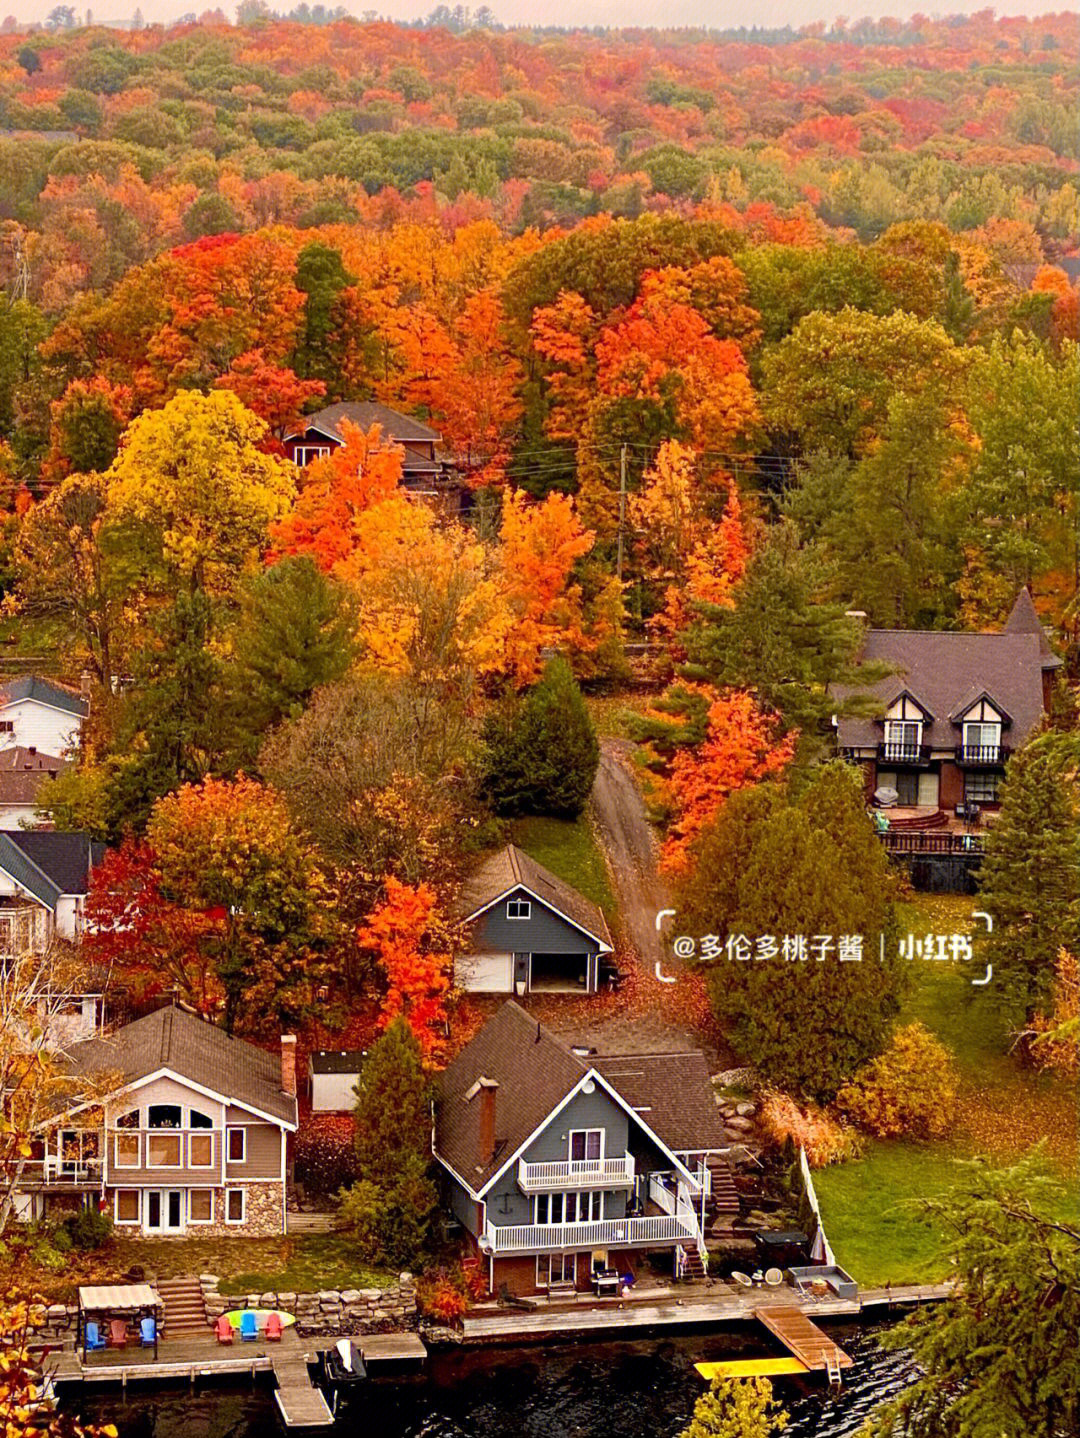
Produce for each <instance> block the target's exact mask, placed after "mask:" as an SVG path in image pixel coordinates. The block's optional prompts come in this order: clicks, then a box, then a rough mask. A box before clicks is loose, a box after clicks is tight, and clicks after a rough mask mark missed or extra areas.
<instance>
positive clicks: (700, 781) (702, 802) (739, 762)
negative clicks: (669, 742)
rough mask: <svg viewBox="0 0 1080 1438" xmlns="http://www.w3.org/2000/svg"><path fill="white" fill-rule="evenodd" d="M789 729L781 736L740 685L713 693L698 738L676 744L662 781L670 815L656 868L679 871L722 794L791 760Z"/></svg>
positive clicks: (793, 738) (757, 779)
mask: <svg viewBox="0 0 1080 1438" xmlns="http://www.w3.org/2000/svg"><path fill="white" fill-rule="evenodd" d="M797 737H798V736H797V734H796V733H795V731H791V732H789V733H787V734H784V735H781V734H780V733H779V721H778V719H776V718H775V717H773V716H772V715H769V714H767V713H765V712H764V711H763V710H762V709H760V708H759V707H758V705H757V703H756V701H755V700H754V697H753V695H751V694H747V693H746V692H745V691H742V690H733V691H730V692H727V693H723V694H717V695H716V696H715V698H714V699H713V700H712V702H711V703H710V705H709V710H708V715H707V719H706V730H705V739H704V741H703V742H702V743H701V744H700V745H698V746H697V747H695V748H689V749H681V750H680V751H679V752H678V753H677V754H676V755H675V757H674V759H673V760H672V763H671V773H670V776H669V778H668V781H667V787H668V792H669V795H670V799H671V805H672V819H671V823H670V825H669V827H668V833H667V837H666V839H665V840H664V844H663V848H662V851H661V867H662V868H663V869H664V871H665V872H666V873H668V874H673V875H674V874H683V873H685V872H686V871H687V869H688V867H689V849H690V846H691V845H692V844H693V842H694V840H695V839H696V838H697V836H698V835H699V834H700V833H701V831H702V829H704V828H705V827H706V825H707V824H708V823H709V822H710V821H711V820H712V819H713V818H714V817H715V816H716V814H717V813H718V812H719V810H720V808H721V806H722V805H723V803H724V801H725V799H727V797H728V795H729V794H732V793H734V792H735V790H736V789H744V788H746V787H747V786H748V785H750V784H757V783H759V782H760V781H761V780H762V779H767V778H770V777H772V776H775V775H777V774H780V773H781V772H782V771H783V770H784V769H785V768H786V767H787V765H788V764H789V763H790V762H791V758H792V755H793V754H794V752H795V742H796V739H797Z"/></svg>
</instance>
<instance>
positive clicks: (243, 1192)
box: [225, 1188, 247, 1225]
mask: <svg viewBox="0 0 1080 1438" xmlns="http://www.w3.org/2000/svg"><path fill="white" fill-rule="evenodd" d="M234 1193H238V1194H239V1195H240V1217H239V1218H230V1217H229V1200H230V1198H231V1197H232V1195H233V1194H234ZM225 1222H226V1223H231V1224H233V1225H237V1224H241V1223H246V1222H247V1189H246V1188H227V1189H226V1190H225Z"/></svg>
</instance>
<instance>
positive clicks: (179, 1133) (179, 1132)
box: [143, 1128, 184, 1168]
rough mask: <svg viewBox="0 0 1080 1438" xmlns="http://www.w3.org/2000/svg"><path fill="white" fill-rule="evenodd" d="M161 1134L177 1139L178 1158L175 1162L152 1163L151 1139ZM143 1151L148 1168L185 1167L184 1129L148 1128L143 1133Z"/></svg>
mask: <svg viewBox="0 0 1080 1438" xmlns="http://www.w3.org/2000/svg"><path fill="white" fill-rule="evenodd" d="M159 1134H165V1135H166V1137H169V1138H173V1137H175V1139H176V1153H177V1159H176V1162H175V1163H151V1162H150V1141H151V1139H154V1138H157V1137H158V1135H159ZM143 1152H144V1153H145V1155H146V1167H147V1168H183V1166H184V1131H183V1129H179V1128H152V1129H150V1128H148V1129H147V1130H146V1132H145V1133H144V1135H143Z"/></svg>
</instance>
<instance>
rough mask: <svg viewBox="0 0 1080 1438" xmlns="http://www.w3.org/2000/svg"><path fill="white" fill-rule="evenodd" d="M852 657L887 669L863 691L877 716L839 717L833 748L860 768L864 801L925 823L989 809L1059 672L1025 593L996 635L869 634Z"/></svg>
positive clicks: (898, 631) (895, 631) (883, 631)
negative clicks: (904, 811)
mask: <svg viewBox="0 0 1080 1438" xmlns="http://www.w3.org/2000/svg"><path fill="white" fill-rule="evenodd" d="M862 657H863V658H864V659H866V660H872V661H879V662H883V663H885V664H888V665H889V666H890V667H891V670H892V672H891V673H889V674H888V675H887V677H886V678H884V679H882V680H880V681H879V682H878V683H876V684H874V685H871V686H870V688H869V691H868V692H869V693H870V694H872V695H874V696H876V697H877V699H878V700H879V701H880V706H881V707H880V714H879V717H877V718H876V719H875V718H844V717H841V718H839V719H838V721H837V733H836V739H837V746H838V748H839V750H840V752H841V753H842V754H844V755H845V756H846V757H848V758H850V759H855V760H857V761H858V762H859V763H860V764H861V765H862V767H863V771H864V774H865V779H866V792H867V796H868V798H869V799H871V800H873V801H874V802H877V803H884V804H886V805H892V804H895V805H898V806H900V807H901V808H908V809H917V810H923V811H925V816H926V818H927V820H928V821H929V820H931V819H933V817H934V816H935V815H939V816H941V818H942V819H944V818H945V817H946V816H948V815H950V814H953V815H955V814H956V813H963V812H967V813H971V812H974V811H975V810H978V811H981V810H983V809H991V810H993V809H995V808H996V807H997V804H998V789H999V786H1000V784H1001V780H1002V778H1003V777H1004V773H1005V764H1006V761H1007V760H1008V758H1009V755H1010V754H1011V753H1012V752H1013V750H1015V749H1018V748H1019V747H1020V746H1021V745H1022V744H1023V743H1024V741H1025V740H1026V739H1027V738H1028V737H1029V736H1030V735H1031V734H1032V733H1033V732H1034V730H1035V729H1037V728H1038V726H1039V724H1040V722H1041V720H1042V718H1043V714H1044V711H1045V710H1046V709H1047V708H1048V707H1049V703H1050V689H1051V684H1052V682H1053V676H1054V672H1055V670H1057V669H1058V668H1060V666H1061V660H1060V659H1058V658H1057V656H1056V655H1055V654H1054V652H1053V650H1052V649H1051V648H1050V645H1049V643H1048V641H1047V638H1046V635H1045V633H1044V632H1043V628H1042V625H1041V623H1040V622H1039V617H1038V614H1037V613H1036V611H1035V606H1034V604H1033V603H1032V601H1031V595H1030V594H1029V593H1028V591H1027V590H1026V589H1024V590H1022V591H1021V593H1020V596H1019V598H1018V599H1017V601H1016V603H1015V605H1014V606H1013V609H1012V613H1011V614H1010V615H1009V618H1008V620H1007V622H1006V624H1005V626H1004V628H1003V629H1002V630H1001V632H1000V633H996V634H967V633H954V632H951V631H944V630H904V629H869V630H867V632H866V636H865V641H864V644H863V648H862ZM845 692H846V691H845ZM875 796H876V798H875ZM893 796H895V797H893Z"/></svg>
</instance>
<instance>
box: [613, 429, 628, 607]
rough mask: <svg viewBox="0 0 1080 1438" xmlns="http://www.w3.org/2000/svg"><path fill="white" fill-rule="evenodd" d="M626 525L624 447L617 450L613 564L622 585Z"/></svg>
mask: <svg viewBox="0 0 1080 1438" xmlns="http://www.w3.org/2000/svg"><path fill="white" fill-rule="evenodd" d="M625 524H626V445H625V444H624V445H623V446H622V448H621V449H620V450H619V550H618V558H617V559H616V562H615V574H616V577H617V578H618V581H619V583H620V584H621V583H622V565H623V527H624V525H625Z"/></svg>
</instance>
